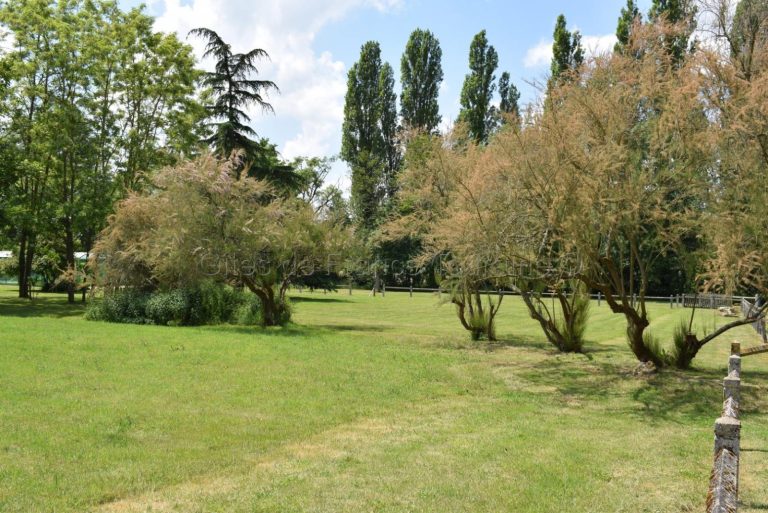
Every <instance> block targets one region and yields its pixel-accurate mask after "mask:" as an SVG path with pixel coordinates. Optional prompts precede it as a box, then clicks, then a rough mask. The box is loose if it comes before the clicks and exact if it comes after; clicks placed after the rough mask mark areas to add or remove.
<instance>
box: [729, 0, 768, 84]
mask: <svg viewBox="0 0 768 513" xmlns="http://www.w3.org/2000/svg"><path fill="white" fill-rule="evenodd" d="M727 38H728V41H729V43H730V47H731V55H732V56H733V57H734V58H735V59H736V60H737V62H738V64H739V67H740V68H741V72H742V74H743V75H744V77H745V78H746V79H747V80H751V78H752V76H753V74H754V73H755V71H757V69H759V68H761V67H764V66H765V63H764V62H763V63H760V62H755V56H756V55H762V53H763V52H759V51H758V49H760V47H765V45H766V44H768V0H741V1H740V2H739V3H738V4H737V5H736V12H735V14H734V16H733V23H732V26H731V27H730V31H729V33H728V34H727Z"/></svg>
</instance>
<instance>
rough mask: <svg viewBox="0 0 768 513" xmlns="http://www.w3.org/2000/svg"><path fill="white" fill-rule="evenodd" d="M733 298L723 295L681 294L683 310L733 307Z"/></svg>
mask: <svg viewBox="0 0 768 513" xmlns="http://www.w3.org/2000/svg"><path fill="white" fill-rule="evenodd" d="M733 299H734V298H733V296H726V295H724V294H683V307H684V308H693V307H696V308H710V309H716V308H720V307H721V306H725V307H730V306H733Z"/></svg>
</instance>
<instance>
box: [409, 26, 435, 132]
mask: <svg viewBox="0 0 768 513" xmlns="http://www.w3.org/2000/svg"><path fill="white" fill-rule="evenodd" d="M442 56H443V51H442V50H441V49H440V42H439V41H438V40H437V38H436V37H435V36H434V35H433V34H432V32H430V31H429V30H421V29H416V30H414V31H413V32H412V33H411V37H410V38H409V39H408V43H407V44H406V46H405V52H403V57H402V58H401V60H400V83H401V85H402V88H403V92H402V94H401V97H400V103H401V107H400V110H401V115H402V118H403V125H405V126H406V127H408V128H415V129H418V130H422V131H424V132H434V131H435V130H436V129H437V126H438V125H439V124H440V114H439V106H438V103H437V97H438V93H439V91H440V84H441V83H442V81H443V67H442V64H441V62H440V61H441V59H442Z"/></svg>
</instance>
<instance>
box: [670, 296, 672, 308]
mask: <svg viewBox="0 0 768 513" xmlns="http://www.w3.org/2000/svg"><path fill="white" fill-rule="evenodd" d="M669 307H670V308H672V294H670V295H669Z"/></svg>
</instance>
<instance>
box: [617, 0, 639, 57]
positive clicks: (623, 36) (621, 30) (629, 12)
mask: <svg viewBox="0 0 768 513" xmlns="http://www.w3.org/2000/svg"><path fill="white" fill-rule="evenodd" d="M642 21H643V15H642V14H641V13H640V9H638V7H637V4H636V3H635V0H627V5H626V6H625V7H622V8H621V16H619V22H618V25H617V26H616V39H617V41H616V44H615V45H614V47H613V51H615V52H622V51H624V49H625V48H626V47H627V46H628V45H629V40H630V39H631V37H632V31H633V29H634V26H635V24H638V23H642Z"/></svg>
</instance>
